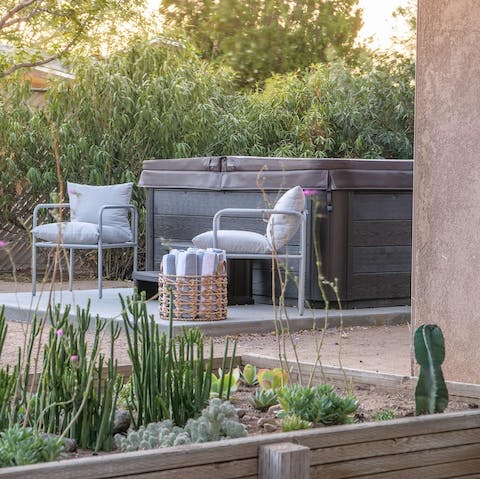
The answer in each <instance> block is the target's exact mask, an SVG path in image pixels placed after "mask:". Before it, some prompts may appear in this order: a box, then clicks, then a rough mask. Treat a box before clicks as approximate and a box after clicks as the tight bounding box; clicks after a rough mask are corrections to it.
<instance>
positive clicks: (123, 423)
mask: <svg viewBox="0 0 480 479" xmlns="http://www.w3.org/2000/svg"><path fill="white" fill-rule="evenodd" d="M130 423H131V418H130V414H129V412H128V411H125V410H124V409H117V410H116V411H115V419H114V420H113V430H112V434H120V433H122V432H127V431H128V428H129V427H130Z"/></svg>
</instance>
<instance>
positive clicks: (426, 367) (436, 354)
mask: <svg viewBox="0 0 480 479" xmlns="http://www.w3.org/2000/svg"><path fill="white" fill-rule="evenodd" d="M413 345H414V351H415V358H416V360H417V362H418V364H419V365H420V373H419V375H418V383H417V387H416V389H415V405H416V413H417V415H419V414H434V413H437V412H443V411H444V409H445V408H446V407H447V404H448V391H447V385H446V384H445V380H444V379H443V373H442V369H441V364H442V363H443V360H444V359H445V342H444V339H443V334H442V330H441V329H440V328H439V327H438V326H436V325H435V324H424V325H422V326H420V327H419V328H417V330H416V331H415V335H414V338H413Z"/></svg>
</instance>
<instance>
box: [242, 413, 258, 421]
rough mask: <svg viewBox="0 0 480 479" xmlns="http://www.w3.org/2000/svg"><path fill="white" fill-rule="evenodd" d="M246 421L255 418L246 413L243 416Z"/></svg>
mask: <svg viewBox="0 0 480 479" xmlns="http://www.w3.org/2000/svg"><path fill="white" fill-rule="evenodd" d="M242 419H243V420H244V421H251V420H252V419H255V418H254V417H253V416H250V415H248V414H245V415H244V416H243V418H242Z"/></svg>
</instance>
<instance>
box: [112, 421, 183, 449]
mask: <svg viewBox="0 0 480 479" xmlns="http://www.w3.org/2000/svg"><path fill="white" fill-rule="evenodd" d="M115 443H116V445H117V447H118V448H119V449H120V450H122V451H125V452H131V451H139V450H144V449H155V448H158V447H171V446H180V445H183V444H190V443H191V441H190V437H189V436H188V434H187V433H186V432H185V431H184V430H183V428H181V427H177V426H174V425H173V422H172V421H171V420H170V419H167V420H165V421H161V422H152V423H150V424H148V425H147V426H142V427H140V428H139V429H138V431H132V432H130V433H129V434H128V436H127V437H124V436H122V435H121V434H116V435H115Z"/></svg>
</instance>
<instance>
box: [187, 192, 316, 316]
mask: <svg viewBox="0 0 480 479" xmlns="http://www.w3.org/2000/svg"><path fill="white" fill-rule="evenodd" d="M306 215H307V211H306V208H305V196H304V194H303V190H302V188H301V187H300V186H296V187H295V188H292V189H290V190H288V191H287V192H286V193H285V194H284V195H283V196H282V197H281V198H280V199H279V200H278V201H277V203H276V204H275V206H274V208H273V209H251V208H226V209H222V210H220V211H218V212H217V213H216V214H215V216H214V218H213V229H212V231H207V232H206V233H202V234H200V235H198V236H195V238H193V240H192V242H193V245H194V246H195V247H197V248H209V247H213V248H220V249H223V250H225V251H226V253H227V258H228V259H270V260H271V259H274V258H277V259H280V260H286V261H287V262H288V260H296V261H298V265H299V267H298V271H299V274H298V311H299V313H300V315H303V312H304V297H305V261H306V224H307V222H306ZM224 216H230V217H258V218H260V219H263V218H265V217H268V218H269V219H268V223H267V231H266V234H265V235H261V234H259V233H255V232H252V231H243V230H222V229H221V228H220V220H221V218H222V217H224ZM299 228H300V246H299V247H296V248H295V251H290V249H291V248H290V247H289V248H287V245H288V243H289V241H290V240H291V239H292V238H293V236H294V235H295V233H296V232H297V231H298V229H299Z"/></svg>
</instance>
